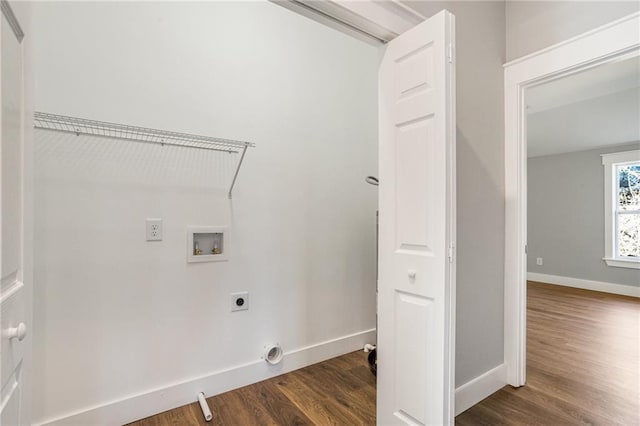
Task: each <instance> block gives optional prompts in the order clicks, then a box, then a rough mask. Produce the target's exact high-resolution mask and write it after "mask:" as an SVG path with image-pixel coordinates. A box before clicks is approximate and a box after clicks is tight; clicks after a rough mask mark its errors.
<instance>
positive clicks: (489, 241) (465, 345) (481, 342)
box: [406, 1, 505, 386]
mask: <svg viewBox="0 0 640 426" xmlns="http://www.w3.org/2000/svg"><path fill="white" fill-rule="evenodd" d="M406 3H407V4H408V5H409V6H411V7H413V8H414V9H416V10H418V11H420V12H422V13H423V14H424V15H426V16H431V15H433V14H435V13H436V12H438V11H440V10H442V9H443V8H446V9H448V10H449V11H451V12H452V13H453V14H454V15H455V17H456V60H457V64H456V72H457V82H456V83H457V87H456V102H457V109H456V114H457V117H456V119H457V135H456V137H457V164H456V167H457V185H458V186H457V204H458V210H457V215H458V223H457V227H458V229H457V239H458V241H457V255H458V259H457V272H456V273H457V288H456V290H457V295H456V297H457V301H456V302H457V303H456V386H461V385H463V384H465V383H467V382H469V381H471V380H472V379H474V378H476V377H478V376H481V375H482V374H484V373H486V372H487V371H489V370H492V369H493V368H494V367H496V366H498V365H500V364H502V363H503V360H504V339H503V334H504V333H503V331H504V321H503V304H504V294H503V288H504V274H503V269H504V266H503V265H504V108H503V75H504V72H503V69H502V64H503V63H504V43H505V39H504V37H505V29H504V25H505V16H504V2H502V1H488V2H485V1H473V2H468V1H446V2H413V1H412V2H406Z"/></svg>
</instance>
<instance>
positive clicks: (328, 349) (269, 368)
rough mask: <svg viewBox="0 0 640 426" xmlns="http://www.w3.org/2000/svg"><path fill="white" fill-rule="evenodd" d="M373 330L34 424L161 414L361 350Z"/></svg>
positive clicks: (87, 424) (65, 425) (81, 425)
mask: <svg viewBox="0 0 640 426" xmlns="http://www.w3.org/2000/svg"><path fill="white" fill-rule="evenodd" d="M375 339H376V334H375V329H371V330H366V331H362V332H359V333H354V334H351V335H347V336H342V337H339V338H337V339H332V340H328V341H325V342H321V343H317V344H315V345H311V346H307V347H304V348H300V349H296V350H293V351H291V352H285V354H284V358H283V359H282V362H281V363H280V364H278V365H275V366H273V365H269V364H267V363H266V362H265V361H264V360H262V359H259V360H256V361H253V362H250V363H247V364H243V365H237V366H234V367H231V368H228V369H224V370H220V371H215V372H212V373H210V374H207V375H205V376H201V377H197V378H193V379H191V380H186V381H184V382H180V383H174V384H171V385H168V386H165V387H163V388H158V389H153V390H150V391H148V392H145V393H141V394H138V395H132V396H127V397H124V398H122V399H119V400H117V401H112V402H108V403H105V404H102V405H99V406H95V407H87V408H86V409H84V410H81V411H78V412H74V413H68V414H66V415H63V416H59V417H57V418H53V419H48V420H45V421H41V422H40V423H36V424H37V425H39V426H45V425H47V426H50V425H51V426H52V425H56V426H71V425H73V426H92V425H105V426H106V425H118V426H119V425H123V424H126V423H129V422H132V421H135V420H138V419H142V418H145V417H148V416H151V415H154V414H157V413H161V412H163V411H167V410H171V409H173V408H176V407H181V406H183V405H186V404H190V403H192V402H195V401H196V398H197V395H198V393H199V392H204V393H205V395H207V396H212V395H217V394H220V393H223V392H227V391H230V390H232V389H236V388H239V387H242V386H246V385H249V384H252V383H256V382H259V381H262V380H265V379H269V378H271V377H275V376H278V375H280V374H284V373H287V372H289V371H293V370H297V369H299V368H302V367H306V366H308V365H311V364H315V363H317V362H321V361H324V360H327V359H330V358H333V357H336V356H339V355H343V354H346V353H349V352H352V351H355V350H358V349H362V347H363V346H364V344H365V343H372V342H375Z"/></svg>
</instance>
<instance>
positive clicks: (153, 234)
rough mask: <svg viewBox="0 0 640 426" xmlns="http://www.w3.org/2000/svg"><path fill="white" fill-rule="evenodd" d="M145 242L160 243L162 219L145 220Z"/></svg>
mask: <svg viewBox="0 0 640 426" xmlns="http://www.w3.org/2000/svg"><path fill="white" fill-rule="evenodd" d="M146 231H147V241H162V219H158V218H147V221H146Z"/></svg>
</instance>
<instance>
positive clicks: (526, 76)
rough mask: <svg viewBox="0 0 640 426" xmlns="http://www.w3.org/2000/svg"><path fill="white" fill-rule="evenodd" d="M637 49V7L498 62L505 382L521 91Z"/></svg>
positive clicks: (516, 361)
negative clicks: (501, 75) (501, 73)
mask: <svg viewBox="0 0 640 426" xmlns="http://www.w3.org/2000/svg"><path fill="white" fill-rule="evenodd" d="M638 52H640V12H637V13H633V14H631V15H628V16H626V17H624V18H622V19H619V20H616V21H613V22H611V23H609V24H607V25H604V26H602V27H599V28H596V29H594V30H592V31H589V32H586V33H584V34H581V35H579V36H577V37H574V38H571V39H569V40H566V41H564V42H561V43H558V44H556V45H554V46H551V47H548V48H546V49H543V50H540V51H538V52H535V53H533V54H531V55H528V56H525V57H523V58H519V59H516V60H514V61H511V62H508V63H507V64H505V65H504V96H505V99H504V106H505V145H504V159H505V259H504V360H505V364H506V367H507V372H506V379H507V383H509V384H510V385H511V386H516V387H517V386H523V385H524V384H525V383H526V352H527V347H526V343H527V342H526V338H527V322H526V321H527V286H526V282H527V253H526V250H527V249H526V246H527V123H526V105H525V99H524V94H525V90H526V89H527V88H530V87H533V86H537V85H540V84H544V83H547V82H550V81H553V80H557V79H559V78H562V77H566V76H569V75H572V74H575V73H578V72H582V71H585V70H587V69H590V68H593V67H597V66H599V65H602V64H606V63H609V62H615V61H618V60H621V59H623V58H624V57H626V56H628V55H633V54H634V53H635V54H637V53H638Z"/></svg>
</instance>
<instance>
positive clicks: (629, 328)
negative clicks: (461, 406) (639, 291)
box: [456, 282, 640, 426]
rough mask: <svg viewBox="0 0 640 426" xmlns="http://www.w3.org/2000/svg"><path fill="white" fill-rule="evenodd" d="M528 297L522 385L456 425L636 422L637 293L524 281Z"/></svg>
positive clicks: (639, 362) (639, 398)
mask: <svg viewBox="0 0 640 426" xmlns="http://www.w3.org/2000/svg"><path fill="white" fill-rule="evenodd" d="M527 302H528V305H527V385H526V386H523V387H521V388H517V389H515V388H512V387H510V386H506V387H504V388H503V389H501V390H500V391H498V392H496V393H495V394H493V395H492V396H490V397H489V398H487V399H485V400H484V401H482V402H481V403H480V404H477V405H475V406H474V407H472V408H470V409H469V410H467V411H465V412H464V413H462V414H460V415H459V416H458V417H456V424H457V425H460V426H466V425H480V424H482V425H498V424H501V425H533V424H537V425H551V424H555V425H559V424H590V425H638V424H640V391H639V387H640V359H639V358H640V299H637V298H632V297H625V296H617V295H613V294H607V293H599V292H594V291H587V290H579V289H574V288H569V287H561V286H555V285H549V284H542V283H536V282H529V286H528V297H527Z"/></svg>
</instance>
